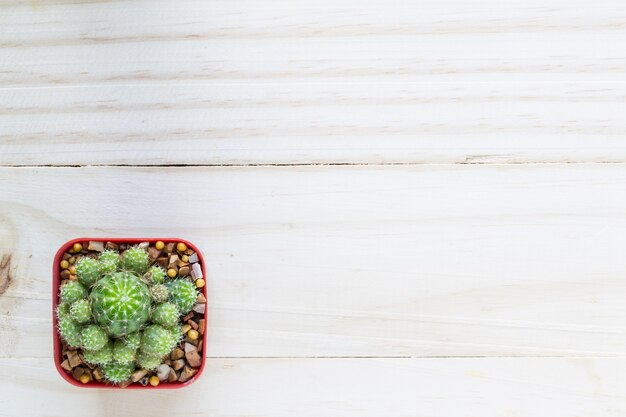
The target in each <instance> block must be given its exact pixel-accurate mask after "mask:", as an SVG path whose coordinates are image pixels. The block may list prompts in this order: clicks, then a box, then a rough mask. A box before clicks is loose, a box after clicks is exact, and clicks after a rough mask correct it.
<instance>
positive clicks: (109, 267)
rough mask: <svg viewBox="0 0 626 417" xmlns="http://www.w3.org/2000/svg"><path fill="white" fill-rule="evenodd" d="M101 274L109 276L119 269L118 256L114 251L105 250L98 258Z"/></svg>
mask: <svg viewBox="0 0 626 417" xmlns="http://www.w3.org/2000/svg"><path fill="white" fill-rule="evenodd" d="M98 262H99V263H100V271H101V273H102V274H110V273H113V272H115V271H117V269H118V268H119V267H120V254H119V253H117V252H116V251H114V250H105V251H104V252H102V253H101V254H100V256H99V257H98Z"/></svg>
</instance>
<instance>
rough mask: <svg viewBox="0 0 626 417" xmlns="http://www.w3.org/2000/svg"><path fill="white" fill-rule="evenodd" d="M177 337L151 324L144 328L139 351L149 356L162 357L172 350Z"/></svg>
mask: <svg viewBox="0 0 626 417" xmlns="http://www.w3.org/2000/svg"><path fill="white" fill-rule="evenodd" d="M176 343H177V337H176V336H175V335H174V334H173V331H171V330H168V329H166V328H165V327H162V326H159V325H158V324H152V325H150V326H148V327H146V328H145V329H144V331H143V334H142V336H141V351H142V352H144V353H147V354H149V355H154V356H164V355H167V354H168V353H170V352H171V351H172V349H174V347H175V346H176Z"/></svg>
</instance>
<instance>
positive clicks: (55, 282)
mask: <svg viewBox="0 0 626 417" xmlns="http://www.w3.org/2000/svg"><path fill="white" fill-rule="evenodd" d="M90 240H95V241H101V242H113V243H118V244H121V243H141V242H150V243H155V242H157V241H159V240H160V241H163V242H165V243H166V244H167V243H168V242H177V243H178V242H183V243H184V244H186V245H187V247H188V248H190V249H192V250H193V251H194V252H196V253H197V254H198V259H199V260H200V266H201V267H202V275H203V276H204V277H205V280H206V269H205V266H204V258H203V256H202V252H200V250H199V249H198V247H197V246H195V245H194V244H192V243H190V242H188V241H186V240H184V239H179V238H101V237H100V238H77V239H72V240H69V241H67V242H65V243H64V244H63V245H61V247H60V248H59V250H58V251H57V253H56V255H55V256H54V261H53V264H52V338H53V340H52V344H53V348H54V353H53V356H54V365H55V366H56V368H57V370H58V371H59V374H60V375H61V377H62V378H63V379H65V380H66V381H67V382H69V383H70V384H72V385H75V386H77V387H81V388H108V389H175V388H183V387H186V386H188V385H190V384H192V383H193V382H195V381H196V380H197V379H198V378H199V377H200V375H201V374H202V372H203V371H204V365H205V363H206V358H205V357H204V352H205V350H206V335H207V327H206V324H208V312H209V309H208V308H206V309H205V310H204V320H205V329H204V334H203V335H202V346H203V348H202V353H203V355H202V356H203V357H202V364H201V365H200V368H199V369H198V372H197V373H196V374H195V375H194V376H193V378H191V379H190V380H188V381H186V382H162V383H160V384H159V385H157V386H156V387H153V386H152V385H150V384H148V385H146V386H145V387H144V386H143V385H141V384H136V383H133V384H130V385H129V386H127V387H125V388H120V387H118V386H117V385H111V384H106V383H104V382H98V381H96V380H93V381H91V382H89V383H87V384H83V383H81V382H80V381H77V380H75V379H74V378H73V377H72V376H71V375H70V374H68V373H67V372H66V371H65V370H64V369H63V368H61V362H62V361H63V357H62V355H63V348H62V344H61V339H60V337H59V333H58V331H57V317H56V314H55V311H56V307H57V304H58V302H59V286H60V284H61V271H60V268H59V264H60V263H61V260H62V259H63V254H64V253H65V252H67V251H69V249H70V248H71V247H72V246H73V245H74V243H77V242H78V243H83V242H87V241H90ZM206 287H207V286H206V285H205V286H204V287H202V289H201V291H202V293H203V294H204V296H205V298H207V300H208V297H207V290H206ZM207 303H208V301H207ZM207 307H208V306H207Z"/></svg>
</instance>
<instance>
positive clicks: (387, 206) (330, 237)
mask: <svg viewBox="0 0 626 417" xmlns="http://www.w3.org/2000/svg"><path fill="white" fill-rule="evenodd" d="M0 184H1V187H0V219H1V221H0V252H1V253H6V254H12V255H13V258H12V261H11V265H12V268H14V278H13V280H12V284H11V285H10V286H9V288H8V289H7V290H6V292H5V293H4V294H3V295H0V317H2V319H1V321H0V336H1V337H2V340H3V343H2V344H0V357H16V356H18V357H40V358H43V357H49V355H50V350H49V345H48V343H49V342H48V341H49V337H50V334H51V329H50V323H49V315H50V304H49V296H50V295H49V291H50V289H49V288H50V287H49V286H50V267H51V265H50V260H51V259H52V255H53V253H54V252H55V250H56V248H57V247H58V245H60V244H61V243H62V242H63V241H64V240H66V239H69V238H71V237H75V236H81V235H83V236H88V235H94V236H107V235H111V236H123V235H129V234H131V235H133V236H142V235H143V236H155V235H158V236H181V237H185V238H188V239H190V240H192V241H194V242H195V243H196V244H198V245H199V246H200V247H201V248H202V250H203V251H204V253H205V256H206V260H207V271H208V281H207V285H208V289H209V306H210V309H211V310H210V328H211V333H210V336H209V345H208V349H207V350H208V353H207V354H208V355H210V356H215V357H239V356H245V357H259V356H269V357H275V356H278V357H282V356H289V357H290V356H298V357H300V356H315V357H316V356H331V357H334V356H454V355H458V356H485V355H487V356H507V355H532V356H543V355H550V356H554V355H567V356H590V355H602V356H607V355H608V356H613V355H615V356H621V355H623V353H624V351H625V350H626V333H625V332H624V326H623V324H624V323H623V318H624V314H625V310H624V309H625V307H624V303H623V299H622V298H623V297H622V294H624V292H625V291H626V287H625V286H626V281H624V280H623V279H622V277H623V276H625V275H626V258H625V257H624V256H623V248H624V247H626V215H625V214H624V213H626V166H625V165H623V164H589V165H587V164H575V165H568V164H563V165H561V164H556V165H552V164H548V165H545V164H544V165H542V164H539V165H505V166H497V165H458V166H454V165H449V166H396V167H384V168H381V167H338V166H325V167H247V168H243V167H222V168H121V167H120V168H96V167H91V168H4V169H0Z"/></svg>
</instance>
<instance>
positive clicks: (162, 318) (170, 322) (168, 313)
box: [152, 303, 180, 327]
mask: <svg viewBox="0 0 626 417" xmlns="http://www.w3.org/2000/svg"><path fill="white" fill-rule="evenodd" d="M179 317H180V315H179V314H178V307H176V306H175V305H174V304H172V303H163V304H159V305H157V306H156V308H155V309H154V312H153V313H152V321H153V322H155V323H156V324H160V325H161V326H163V327H172V326H175V325H176V324H177V323H178V318H179Z"/></svg>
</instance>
